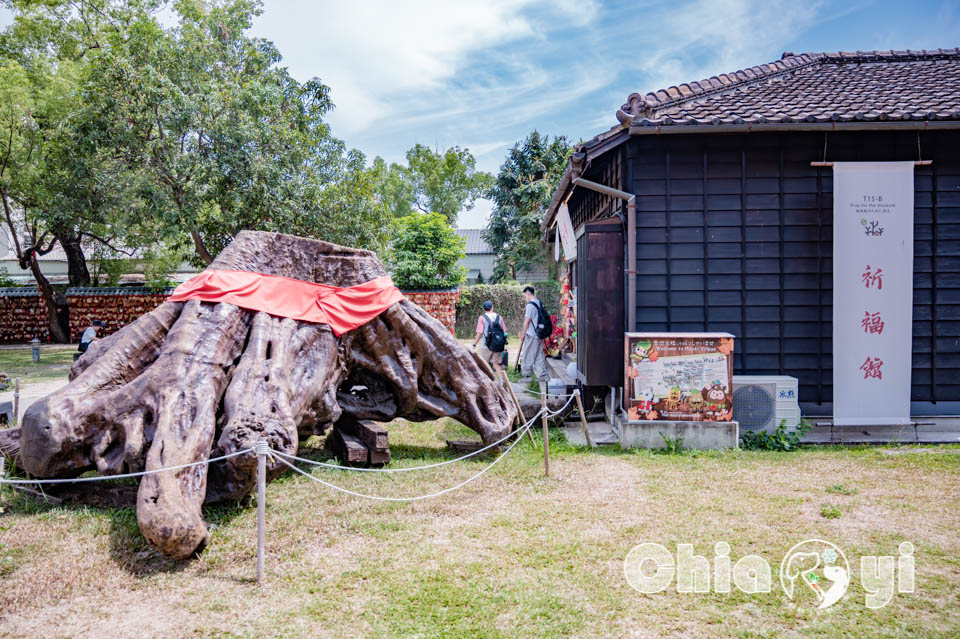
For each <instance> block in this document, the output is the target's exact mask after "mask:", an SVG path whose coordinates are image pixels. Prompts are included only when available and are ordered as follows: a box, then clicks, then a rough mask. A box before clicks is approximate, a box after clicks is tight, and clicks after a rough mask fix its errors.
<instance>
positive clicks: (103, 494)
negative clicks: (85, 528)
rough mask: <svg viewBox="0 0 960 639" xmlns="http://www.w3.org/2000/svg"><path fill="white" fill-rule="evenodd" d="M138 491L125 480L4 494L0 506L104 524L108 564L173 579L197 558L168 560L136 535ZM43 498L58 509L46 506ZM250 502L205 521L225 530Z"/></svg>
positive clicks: (231, 505) (225, 506)
mask: <svg viewBox="0 0 960 639" xmlns="http://www.w3.org/2000/svg"><path fill="white" fill-rule="evenodd" d="M138 488H139V486H138V484H136V483H134V482H133V481H130V480H116V481H112V482H102V483H100V482H95V483H90V484H63V485H60V486H57V487H56V488H55V489H54V490H49V489H48V490H46V491H44V493H42V494H31V493H26V492H22V491H8V492H7V493H6V499H5V500H4V501H5V505H6V506H7V509H8V512H10V513H16V514H20V515H26V516H39V515H44V514H48V513H49V514H55V513H70V514H72V515H74V516H76V517H77V518H78V520H79V521H80V523H83V521H84V520H97V519H102V520H105V521H106V522H107V523H108V525H109V533H108V534H109V543H110V558H111V559H112V560H113V561H114V562H115V563H116V564H117V565H118V566H120V567H121V568H122V569H123V570H125V571H127V572H128V573H130V574H131V575H133V576H135V577H149V576H151V575H155V574H158V573H176V572H180V571H182V570H184V569H186V568H188V567H189V566H190V565H191V564H192V563H193V562H194V561H196V557H192V558H190V559H183V560H173V559H169V558H167V557H165V556H164V555H163V554H161V553H160V552H158V551H157V550H156V549H154V548H153V547H151V546H150V544H149V543H148V542H147V540H146V538H144V536H143V534H142V533H141V532H140V528H139V525H138V524H137V513H136V504H137V490H138ZM43 494H45V495H48V496H49V497H51V498H53V499H56V500H60V503H55V502H53V501H52V500H50V501H47V500H45V499H44V497H43V496H42V495H43ZM249 501H250V500H249V498H245V499H244V500H241V501H240V502H227V503H220V504H212V505H208V506H204V508H203V516H204V520H205V521H206V522H207V524H208V525H213V526H215V527H221V526H226V525H228V524H229V523H230V522H231V521H232V520H233V519H234V518H235V517H237V516H239V515H240V514H242V513H243V512H244V511H245V510H246V509H247V508H248V507H249ZM241 581H244V580H241Z"/></svg>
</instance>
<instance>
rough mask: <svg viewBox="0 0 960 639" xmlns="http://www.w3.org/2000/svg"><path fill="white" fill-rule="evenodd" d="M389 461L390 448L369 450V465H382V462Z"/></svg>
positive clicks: (387, 462)
mask: <svg viewBox="0 0 960 639" xmlns="http://www.w3.org/2000/svg"><path fill="white" fill-rule="evenodd" d="M389 463H390V449H389V448H388V449H386V450H371V451H370V465H371V466H383V465H384V464H389Z"/></svg>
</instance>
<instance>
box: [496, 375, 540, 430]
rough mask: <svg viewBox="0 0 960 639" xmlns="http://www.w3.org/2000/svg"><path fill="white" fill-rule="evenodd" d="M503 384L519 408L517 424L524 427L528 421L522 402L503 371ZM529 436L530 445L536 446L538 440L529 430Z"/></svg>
mask: <svg viewBox="0 0 960 639" xmlns="http://www.w3.org/2000/svg"><path fill="white" fill-rule="evenodd" d="M503 382H504V383H505V384H506V385H507V391H509V393H510V397H512V398H513V403H514V405H515V406H516V407H517V423H518V424H519V425H520V426H523V425H524V424H525V423H526V420H524V418H523V407H522V406H521V405H520V400H519V399H518V398H517V394H516V393H515V392H514V391H513V383H512V382H511V381H510V378H509V377H508V376H507V371H503ZM527 435H528V436H529V437H530V443H531V444H533V445H534V446H536V445H537V440H535V439H534V438H533V433H531V432H530V430H529V429H527Z"/></svg>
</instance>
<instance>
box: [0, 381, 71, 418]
mask: <svg viewBox="0 0 960 639" xmlns="http://www.w3.org/2000/svg"><path fill="white" fill-rule="evenodd" d="M66 383H67V377H66V375H64V376H63V377H58V378H57V379H48V380H43V381H40V382H32V383H31V382H26V383H24V384H23V385H22V386H21V387H20V414H21V415H23V413H24V411H26V410H27V408H28V407H29V406H30V405H31V404H33V403H34V402H35V401H37V400H38V399H41V398H43V397H46V396H47V395H49V394H50V393H52V392H53V391H55V390H57V389H58V388H61V387H62V386H65V385H66ZM12 401H13V388H10V389H9V390H6V391H3V392H2V393H0V404H2V403H3V402H12Z"/></svg>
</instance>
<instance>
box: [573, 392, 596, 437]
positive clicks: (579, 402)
mask: <svg viewBox="0 0 960 639" xmlns="http://www.w3.org/2000/svg"><path fill="white" fill-rule="evenodd" d="M573 396H574V397H575V398H576V399H577V410H578V411H580V425H581V426H583V436H584V437H585V438H586V439H587V445H588V446H590V448H594V447H595V446H596V444H594V443H593V438H592V437H590V429H588V428H587V416H586V414H584V412H583V400H581V399H580V389H579V388H578V389H576V390H574V391H573Z"/></svg>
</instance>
